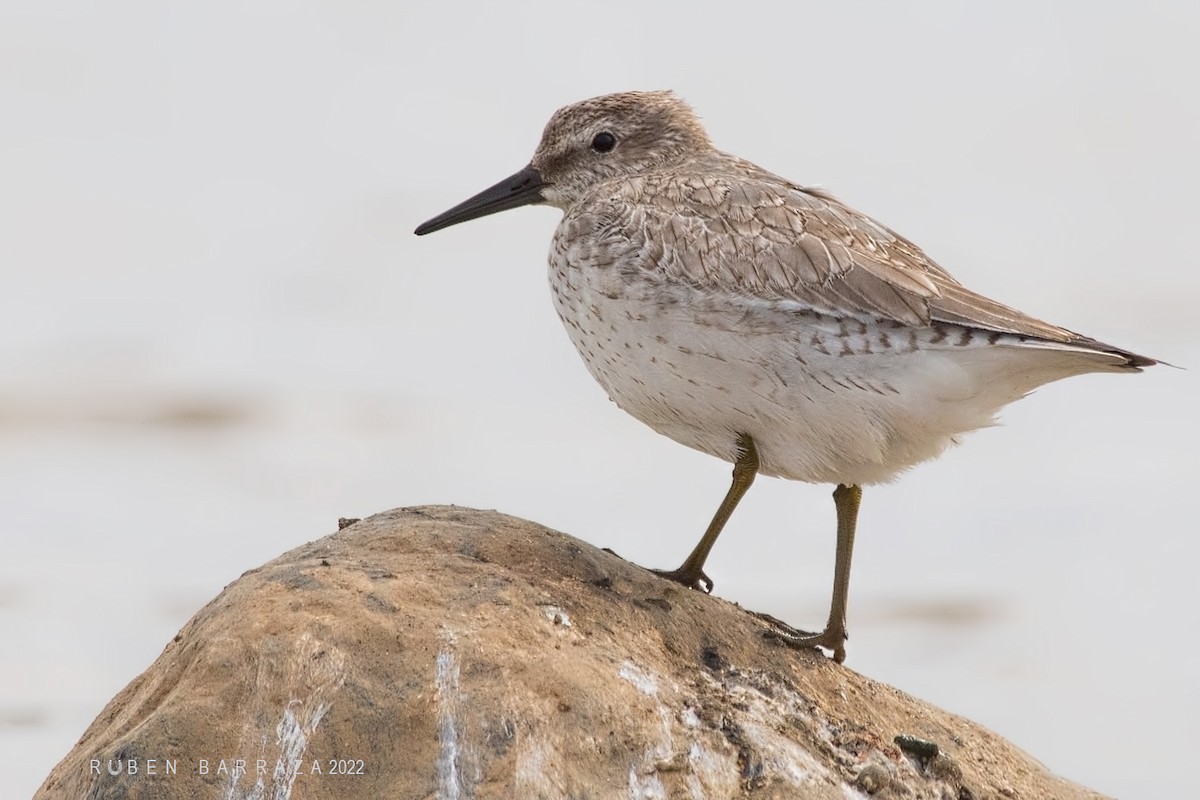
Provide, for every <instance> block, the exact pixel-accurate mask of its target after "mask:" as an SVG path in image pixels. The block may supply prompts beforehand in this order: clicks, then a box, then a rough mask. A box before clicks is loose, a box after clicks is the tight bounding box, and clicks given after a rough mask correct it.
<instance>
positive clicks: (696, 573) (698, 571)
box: [652, 433, 758, 592]
mask: <svg viewBox="0 0 1200 800" xmlns="http://www.w3.org/2000/svg"><path fill="white" fill-rule="evenodd" d="M757 474H758V450H757V449H756V448H755V446H754V440H753V439H751V438H750V437H749V436H748V435H747V434H744V433H743V434H740V435H739V436H738V457H737V461H735V462H733V483H731V484H730V486H729V491H728V492H726V493H725V499H724V500H722V501H721V505H720V507H719V508H718V509H717V513H716V514H714V515H713V518H712V522H710V523H708V529H707V530H706V531H704V536H702V537H700V541H699V543H697V545H696V546H695V548H693V549H692V552H691V554H690V555H688V557H687V559H685V560H684V562H683V564H682V565H681V566H680V567H679V569H673V570H669V571H668V570H658V569H656V570H652V572H654V573H655V574H656V575H661V576H662V577H664V578H667V579H669V580H673V581H675V582H677V583H682V584H683V585H684V586H687V587H688V588H691V589H699V590H700V591H702V592H711V591H712V587H713V582H712V579H711V578H709V577H708V576H707V575H705V574H704V562H705V561H707V560H708V553H709V551H710V550H712V547H713V545H714V544H715V543H716V541H717V537H718V536H720V535H721V530H722V529H723V528H724V527H725V523H726V522H728V521H729V517H730V516H731V515H732V514H733V510H734V509H735V508H737V504H738V501H740V500H741V499H742V495H744V494H745V493H746V490H747V489H749V488H750V484H752V483H754V476H755V475H757Z"/></svg>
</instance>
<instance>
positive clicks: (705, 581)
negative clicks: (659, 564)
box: [650, 567, 713, 594]
mask: <svg viewBox="0 0 1200 800" xmlns="http://www.w3.org/2000/svg"><path fill="white" fill-rule="evenodd" d="M650 571H651V572H653V573H654V574H655V575H657V576H658V577H660V578H666V579H667V580H669V581H674V582H675V583H681V584H683V585H684V586H686V587H687V588H689V589H695V590H696V591H699V592H704V593H705V594H712V590H713V582H712V578H710V577H708V575H706V574H705V573H704V570H686V569H684V568H683V567H680V568H679V569H669V570H668V569H652V570H650Z"/></svg>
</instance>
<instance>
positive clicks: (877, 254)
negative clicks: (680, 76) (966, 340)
mask: <svg viewBox="0 0 1200 800" xmlns="http://www.w3.org/2000/svg"><path fill="white" fill-rule="evenodd" d="M742 167H744V168H745V171H746V172H747V173H749V171H750V170H755V172H753V173H749V174H743V173H742V172H740V171H739V172H734V173H732V174H731V173H729V172H726V171H722V170H717V171H714V172H712V173H704V172H700V171H698V172H693V173H690V174H679V173H672V174H668V173H662V174H651V175H646V176H642V177H639V178H635V179H633V180H626V181H623V182H621V184H619V185H615V186H613V187H612V188H611V189H610V190H609V194H608V195H607V197H606V198H605V199H604V200H601V201H596V202H593V203H591V204H589V205H591V206H592V213H591V214H590V215H589V216H590V220H589V221H588V223H587V224H588V225H589V226H590V227H591V228H592V231H593V232H594V234H595V235H596V236H597V237H598V238H599V240H600V241H601V242H602V243H603V244H602V247H604V248H606V249H607V252H610V253H613V254H616V253H622V261H623V263H625V264H627V265H628V264H636V265H637V266H636V268H638V269H644V270H651V271H657V272H659V273H660V275H661V276H662V277H663V278H665V279H667V280H671V281H677V282H682V283H686V284H690V285H692V286H695V287H697V288H701V289H707V290H710V291H714V292H717V293H721V294H723V295H727V296H728V295H733V296H742V297H744V298H746V299H747V300H752V301H753V300H765V301H781V300H782V301H791V302H793V303H796V304H799V305H800V306H801V307H803V308H806V309H809V310H812V311H815V312H817V313H826V314H833V315H838V316H853V317H856V318H860V319H864V320H867V319H884V320H891V321H894V322H897V323H901V324H904V325H909V326H913V327H922V328H923V327H928V326H929V325H932V324H934V323H947V324H953V325H961V326H964V327H968V328H975V329H979V330H983V331H990V332H996V333H1002V334H1012V335H1014V336H1018V337H1028V338H1031V339H1036V340H1039V341H1044V342H1052V343H1059V344H1066V345H1071V346H1078V347H1083V348H1086V349H1097V350H1102V351H1107V352H1114V353H1118V354H1122V355H1124V354H1125V352H1124V351H1121V350H1119V349H1118V348H1113V347H1110V346H1109V345H1105V344H1103V343H1101V342H1097V341H1096V340H1094V339H1089V338H1087V337H1085V336H1080V335H1079V334H1076V333H1074V332H1072V331H1069V330H1067V329H1065V328H1060V327H1058V326H1055V325H1051V324H1049V323H1046V322H1042V321H1041V320H1038V319H1035V318H1034V317H1031V316H1029V315H1027V314H1023V313H1022V312H1020V311H1017V310H1016V309H1013V308H1009V307H1008V306H1005V305H1002V304H1000V303H997V302H995V301H993V300H989V299H988V298H986V297H984V296H982V295H980V294H977V293H975V292H972V291H971V290H970V289H967V288H966V287H965V286H963V285H962V284H960V283H959V282H958V281H957V280H955V279H954V278H953V277H952V276H951V275H950V274H949V273H948V272H946V270H944V269H943V268H942V267H940V266H939V265H938V264H937V263H936V262H934V261H933V260H932V259H931V258H929V256H927V255H925V253H924V252H923V251H922V250H921V249H920V248H919V247H917V246H916V245H915V244H913V243H912V242H910V241H908V240H907V239H905V238H904V237H902V236H900V235H899V234H897V233H895V232H894V231H892V230H890V229H888V228H886V227H884V226H883V225H880V224H879V223H877V222H875V221H874V220H872V219H871V218H870V217H868V216H866V215H865V214H862V213H860V212H858V211H855V210H854V209H852V208H850V207H849V206H846V205H844V204H843V203H841V202H840V201H838V200H837V199H835V198H834V197H832V196H830V195H828V194H825V193H824V192H822V191H820V190H814V189H804V188H801V187H798V186H795V185H793V184H790V183H788V182H787V181H785V180H783V179H782V178H778V177H776V176H774V175H771V174H770V173H766V172H765V171H762V170H759V169H758V168H757V167H754V166H753V165H750V164H745V163H743V164H742ZM748 178H752V179H748ZM582 221H583V220H580V222H582ZM631 256H632V257H631ZM1129 355H1132V354H1129Z"/></svg>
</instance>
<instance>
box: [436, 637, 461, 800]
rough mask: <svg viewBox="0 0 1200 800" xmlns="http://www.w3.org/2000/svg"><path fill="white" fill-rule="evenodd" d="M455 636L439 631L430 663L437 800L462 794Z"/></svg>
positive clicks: (459, 696) (453, 799) (453, 797)
mask: <svg viewBox="0 0 1200 800" xmlns="http://www.w3.org/2000/svg"><path fill="white" fill-rule="evenodd" d="M456 644H457V639H456V638H455V636H454V633H453V632H452V631H449V630H444V631H443V632H442V649H441V650H440V651H439V652H438V654H437V660H436V661H435V662H434V677H433V682H434V688H435V690H436V693H435V695H434V702H436V703H437V708H438V743H439V745H440V749H439V751H438V759H437V787H438V794H437V796H438V800H460V798H461V797H462V796H463V779H462V746H461V744H460V742H459V739H460V733H459V727H460V723H459V719H458V706H459V703H460V701H461V699H462V697H461V692H460V690H459V685H458V660H457V659H456V658H455V656H454V647H455V645H456Z"/></svg>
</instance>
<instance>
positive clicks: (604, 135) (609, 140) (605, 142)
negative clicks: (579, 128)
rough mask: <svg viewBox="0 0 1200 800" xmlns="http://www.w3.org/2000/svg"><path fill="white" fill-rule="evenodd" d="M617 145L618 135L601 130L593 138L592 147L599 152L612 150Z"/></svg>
mask: <svg viewBox="0 0 1200 800" xmlns="http://www.w3.org/2000/svg"><path fill="white" fill-rule="evenodd" d="M616 146H617V137H615V136H613V135H612V134H611V133H609V132H608V131H600V132H599V133H597V134H596V136H595V138H593V139H592V149H593V150H595V151H596V152H597V153H608V152H611V151H612V149H613V148H614V147H616Z"/></svg>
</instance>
